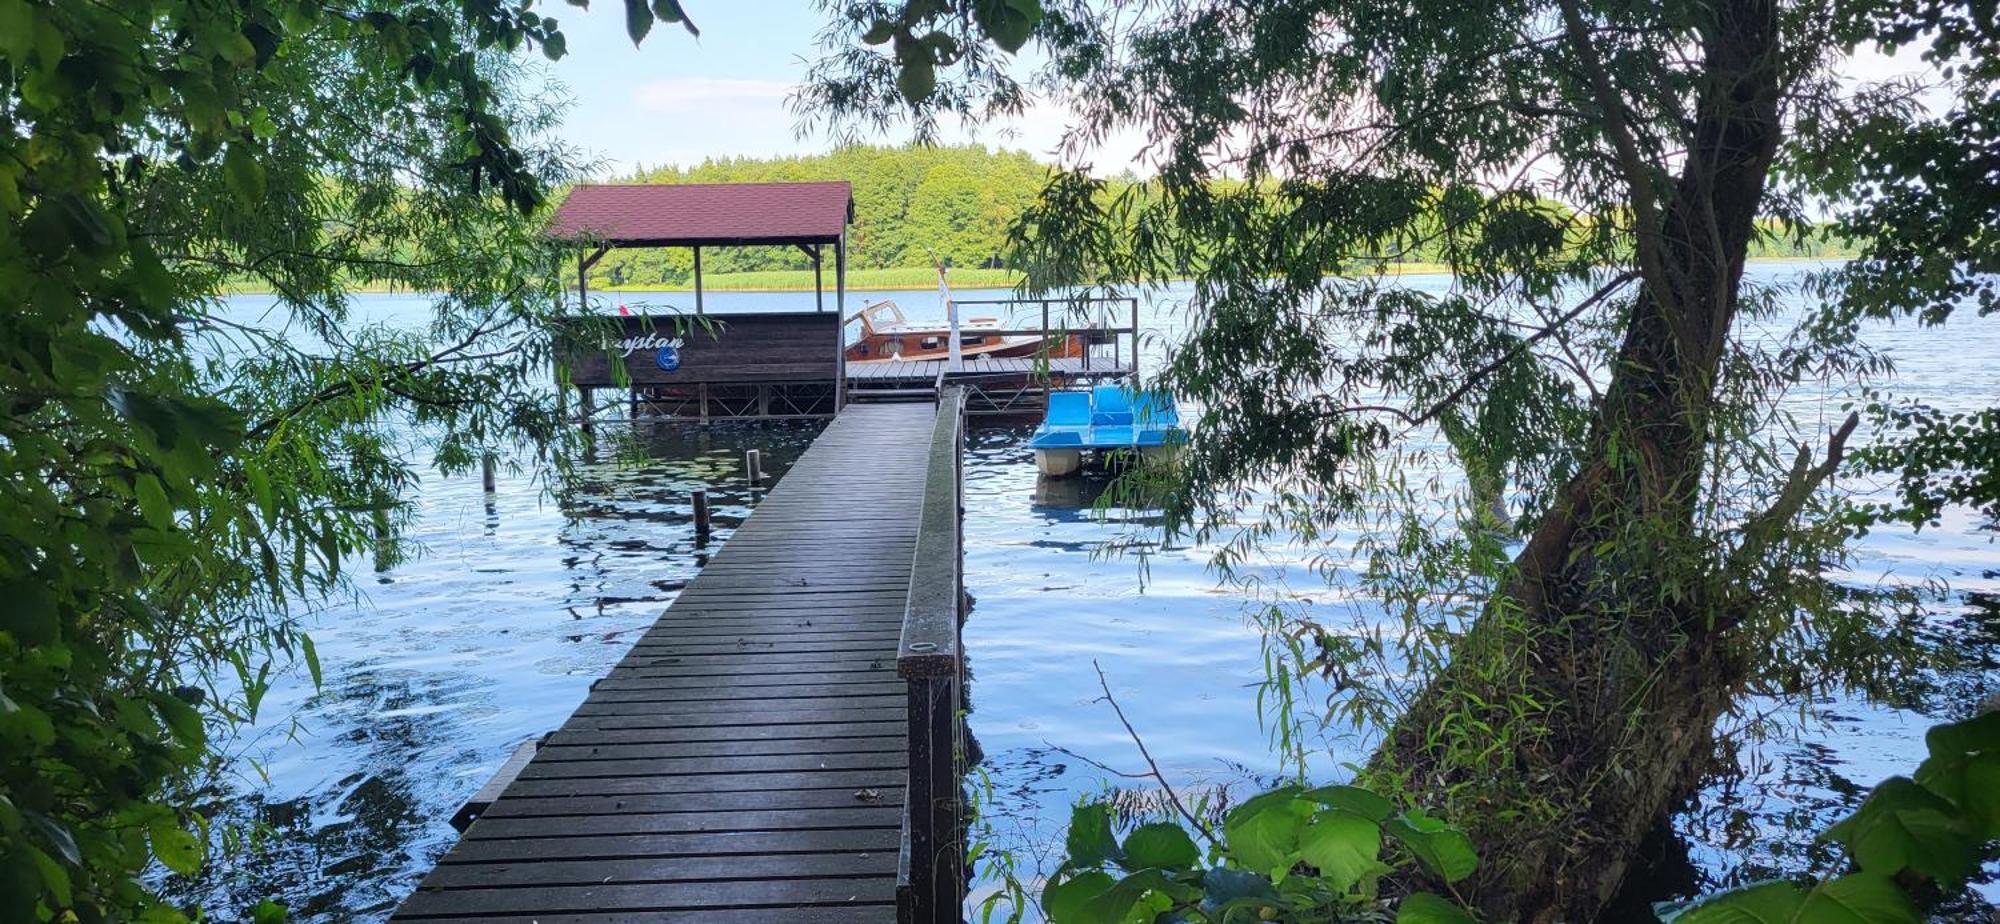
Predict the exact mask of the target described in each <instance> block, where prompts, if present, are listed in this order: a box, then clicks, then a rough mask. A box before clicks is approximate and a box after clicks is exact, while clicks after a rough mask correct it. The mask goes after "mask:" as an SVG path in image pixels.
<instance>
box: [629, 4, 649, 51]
mask: <svg viewBox="0 0 2000 924" xmlns="http://www.w3.org/2000/svg"><path fill="white" fill-rule="evenodd" d="M651 31H653V11H652V9H651V8H650V7H648V6H646V0H625V34H626V35H629V36H631V37H632V44H633V45H638V44H639V43H640V42H643V41H645V40H646V33H648V32H651Z"/></svg>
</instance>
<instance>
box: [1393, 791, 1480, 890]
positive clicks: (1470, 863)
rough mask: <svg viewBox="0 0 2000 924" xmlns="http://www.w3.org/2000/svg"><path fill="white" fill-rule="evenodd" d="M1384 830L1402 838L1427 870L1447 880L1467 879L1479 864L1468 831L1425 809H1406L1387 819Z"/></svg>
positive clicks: (1397, 837)
mask: <svg viewBox="0 0 2000 924" xmlns="http://www.w3.org/2000/svg"><path fill="white" fill-rule="evenodd" d="M1382 830H1383V831H1386V832H1388V833H1389V834H1390V835H1392V836H1394V837H1395V838H1396V839H1397V840H1399V841H1401V842H1402V844H1403V846H1404V847H1405V848H1406V849H1408V850H1409V851H1410V853H1411V855H1413V856H1415V857H1416V858H1417V861H1418V862H1420V863H1422V864H1423V865H1424V868H1425V869H1428V870H1430V871H1431V873H1433V874H1434V875H1436V876H1437V877H1438V878H1440V879H1443V880H1444V881H1445V882H1457V881H1459V880H1461V879H1464V878H1465V877H1467V876H1470V875H1472V871H1473V870H1474V869H1476V868H1478V866H1479V854H1478V853H1477V852H1475V851H1474V850H1473V849H1472V839H1471V838H1469V837H1466V836H1465V832H1463V831H1460V830H1458V829H1457V828H1454V827H1452V826H1450V825H1447V824H1445V823H1444V822H1442V821H1439V820H1437V819H1435V818H1432V817H1430V816H1429V815H1426V814H1424V813H1423V812H1420V811H1416V810H1414V809H1413V810H1411V811H1408V812H1404V813H1403V814H1402V815H1399V816H1397V817H1395V818H1391V819H1389V820H1388V821H1385V822H1383V824H1382Z"/></svg>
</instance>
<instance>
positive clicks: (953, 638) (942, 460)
mask: <svg viewBox="0 0 2000 924" xmlns="http://www.w3.org/2000/svg"><path fill="white" fill-rule="evenodd" d="M964 440H965V388H964V387H963V386H951V387H948V388H944V389H941V390H940V391H939V393H938V409H937V417H936V422H935V423H934V424H933V425H932V429H931V443H930V459H929V461H928V464H927V465H926V466H925V474H924V499H923V509H922V512H921V514H919V519H918V527H917V547H916V552H915V556H914V558H913V560H912V562H911V569H910V570H911V573H910V594H909V597H908V598H907V602H906V603H905V606H904V609H903V631H902V637H901V639H900V641H899V642H898V643H897V647H896V673H897V675H898V676H900V677H902V678H903V680H904V682H905V683H907V684H908V686H909V748H910V754H909V758H910V759H909V791H908V794H907V797H906V798H905V799H904V800H903V826H902V827H903V831H902V851H901V853H902V855H901V857H900V858H899V861H898V867H899V872H898V876H897V883H896V885H897V888H896V906H897V917H898V919H899V920H901V921H902V922H904V924H958V922H959V921H961V920H962V919H963V917H962V911H961V909H962V908H963V906H964V903H965V805H964V798H963V796H962V791H961V787H960V780H961V779H962V777H963V775H964V771H965V767H964V757H965V752H966V748H965V746H964V741H963V737H962V733H963V728H964V726H963V723H962V721H961V719H960V715H959V713H960V710H961V705H962V704H963V703H964V701H965V657H964V651H963V648H962V645H961V640H960V634H959V628H960V626H961V624H962V622H963V618H964V605H965V575H964V567H963V566H964V551H963V539H964V537H963V532H962V530H963V523H964V507H963V502H962V499H961V497H960V492H961V488H962V486H963V479H962V467H961V466H962V461H961V460H962V458H963V455H964V453H963V449H964Z"/></svg>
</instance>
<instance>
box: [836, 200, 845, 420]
mask: <svg viewBox="0 0 2000 924" xmlns="http://www.w3.org/2000/svg"><path fill="white" fill-rule="evenodd" d="M833 311H834V313H835V314H836V315H839V318H840V322H839V323H838V324H836V325H834V327H835V333H834V335H833V356H834V364H833V412H834V413H836V414H838V413H840V409H841V408H844V407H846V406H847V234H846V233H845V232H842V234H841V235H840V237H838V238H835V239H834V242H833Z"/></svg>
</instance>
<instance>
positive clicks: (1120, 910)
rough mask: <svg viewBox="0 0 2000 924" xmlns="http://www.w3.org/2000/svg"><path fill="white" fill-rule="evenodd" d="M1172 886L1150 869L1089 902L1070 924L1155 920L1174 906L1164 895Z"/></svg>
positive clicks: (1106, 890) (1092, 898) (1099, 894)
mask: <svg viewBox="0 0 2000 924" xmlns="http://www.w3.org/2000/svg"><path fill="white" fill-rule="evenodd" d="M1169 887H1170V883H1168V882H1167V879H1166V877H1165V876H1164V875H1162V874H1161V873H1160V871H1159V870H1154V869H1149V870H1144V871H1141V872H1138V873H1134V874H1132V875H1130V876H1127V877H1125V878H1124V879H1121V880H1119V881H1118V882H1117V883H1115V884H1114V885H1112V886H1111V888H1109V889H1105V890H1104V891H1102V892H1099V893H1097V894H1096V895H1094V896H1091V897H1090V898H1089V899H1087V900H1085V901H1084V903H1083V905H1082V906H1081V907H1079V908H1078V909H1077V910H1076V911H1075V913H1073V914H1072V915H1071V916H1070V917H1069V918H1068V919H1066V924H1136V922H1145V921H1151V920H1153V918H1155V917H1156V916H1158V915H1159V913H1160V912H1162V911H1165V910H1167V909H1169V908H1171V907H1173V901H1172V899H1170V898H1168V897H1167V896H1166V895H1165V894H1164V890H1166V889H1167V888H1169Z"/></svg>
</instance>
